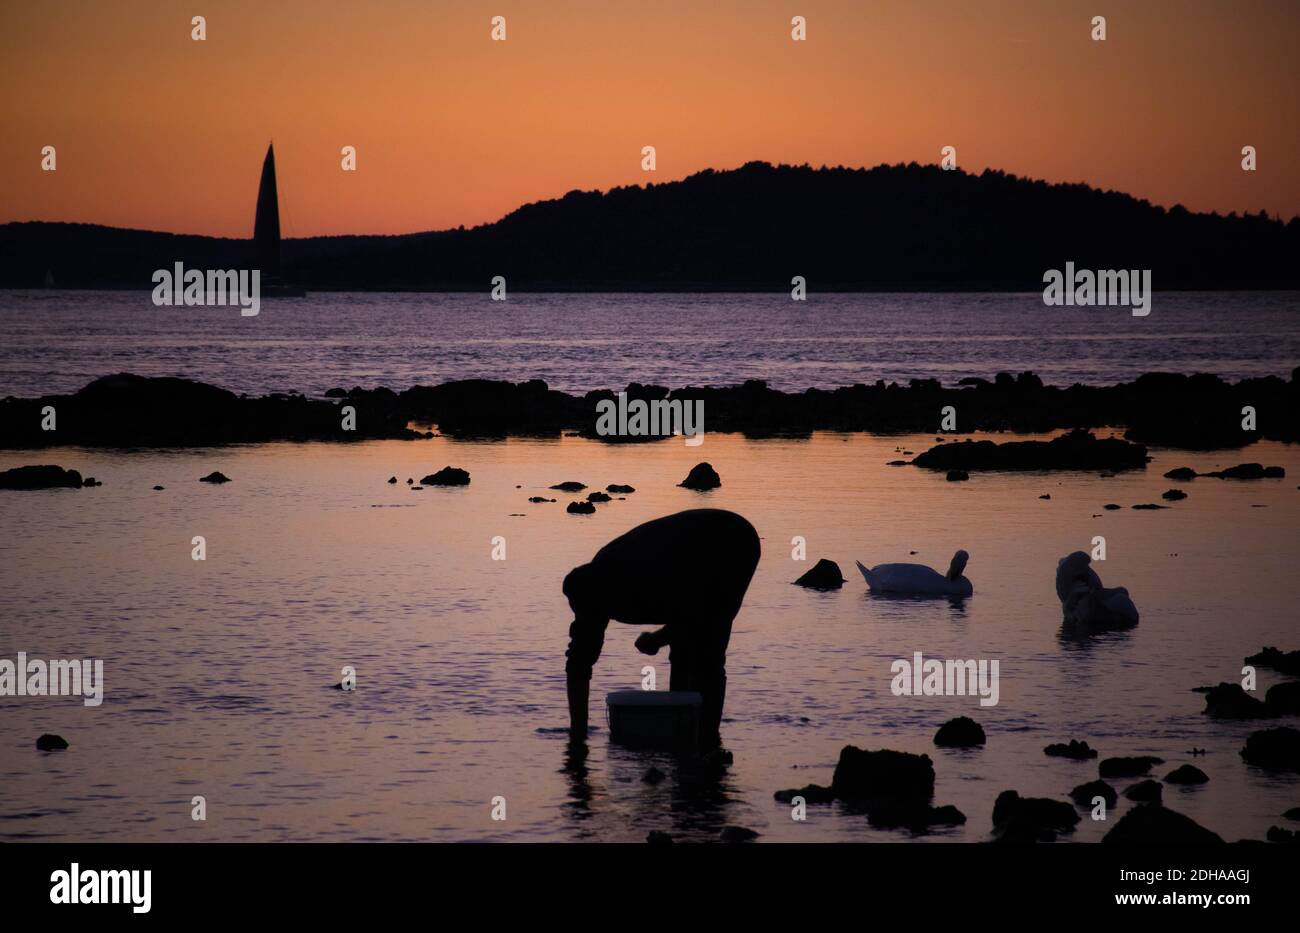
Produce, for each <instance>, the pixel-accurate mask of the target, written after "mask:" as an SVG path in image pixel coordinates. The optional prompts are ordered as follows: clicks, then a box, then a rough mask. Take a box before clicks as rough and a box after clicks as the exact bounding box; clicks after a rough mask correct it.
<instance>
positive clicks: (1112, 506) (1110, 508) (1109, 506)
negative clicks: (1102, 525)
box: [1102, 502, 1124, 512]
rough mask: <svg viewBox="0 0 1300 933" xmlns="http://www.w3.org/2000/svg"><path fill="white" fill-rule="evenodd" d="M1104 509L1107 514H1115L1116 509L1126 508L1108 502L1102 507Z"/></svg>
mask: <svg viewBox="0 0 1300 933" xmlns="http://www.w3.org/2000/svg"><path fill="white" fill-rule="evenodd" d="M1102 508H1103V509H1105V510H1106V511H1107V512H1114V511H1115V510H1116V509H1122V508H1124V506H1122V505H1117V504H1116V503H1114V502H1107V503H1106V504H1105V505H1103V506H1102Z"/></svg>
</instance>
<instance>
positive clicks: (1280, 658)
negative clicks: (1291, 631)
mask: <svg viewBox="0 0 1300 933" xmlns="http://www.w3.org/2000/svg"><path fill="white" fill-rule="evenodd" d="M1246 663H1247V664H1255V665H1257V666H1259V667H1271V668H1272V669H1273V670H1275V671H1277V672H1278V673H1279V674H1300V651H1280V650H1278V649H1277V648H1264V649H1263V650H1261V651H1260V652H1259V654H1252V655H1251V656H1250V657H1248V658H1246Z"/></svg>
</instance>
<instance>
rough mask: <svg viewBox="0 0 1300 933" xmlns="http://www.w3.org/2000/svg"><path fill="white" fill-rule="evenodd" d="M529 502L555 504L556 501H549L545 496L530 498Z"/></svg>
mask: <svg viewBox="0 0 1300 933" xmlns="http://www.w3.org/2000/svg"><path fill="white" fill-rule="evenodd" d="M528 501H529V502H554V501H555V500H554V499H548V498H546V497H545V496H529V497H528Z"/></svg>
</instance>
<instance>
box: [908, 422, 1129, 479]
mask: <svg viewBox="0 0 1300 933" xmlns="http://www.w3.org/2000/svg"><path fill="white" fill-rule="evenodd" d="M1146 462H1147V449H1146V448H1145V447H1144V446H1142V445H1141V444H1131V443H1129V442H1128V441H1125V440H1121V439H1119V438H1117V437H1107V438H1100V439H1099V438H1098V437H1097V436H1096V435H1094V434H1093V433H1092V432H1090V431H1084V430H1076V431H1071V432H1070V433H1068V434H1063V435H1061V436H1060V437H1057V438H1053V439H1052V440H1050V441H1008V442H1007V443H1005V444H998V443H995V442H993V441H972V440H965V441H959V442H957V443H954V444H940V445H938V446H937V447H931V448H930V449H929V450H927V451H925V452H924V453H921V454H918V455H917V457H916V458H915V459H914V460H913V461H912V463H913V465H915V466H919V467H924V468H926V469H929V470H1108V471H1115V470H1140V469H1143V468H1144V467H1145V466H1146Z"/></svg>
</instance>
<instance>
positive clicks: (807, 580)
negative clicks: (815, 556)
mask: <svg viewBox="0 0 1300 933" xmlns="http://www.w3.org/2000/svg"><path fill="white" fill-rule="evenodd" d="M794 583H795V586H806V587H809V588H810V589H814V590H838V589H839V588H840V587H842V586H843V585H844V575H843V574H841V573H840V565H839V564H837V563H835V561H833V560H827V559H826V558H824V557H823V558H822V559H821V560H819V561H817V563H816V564H815V565H814V566H813V568H812V569H811V570H809V571H808V572H807V573H805V574H804V575H803V576H802V577H800V578H799V579H798V580H795V581H794Z"/></svg>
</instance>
